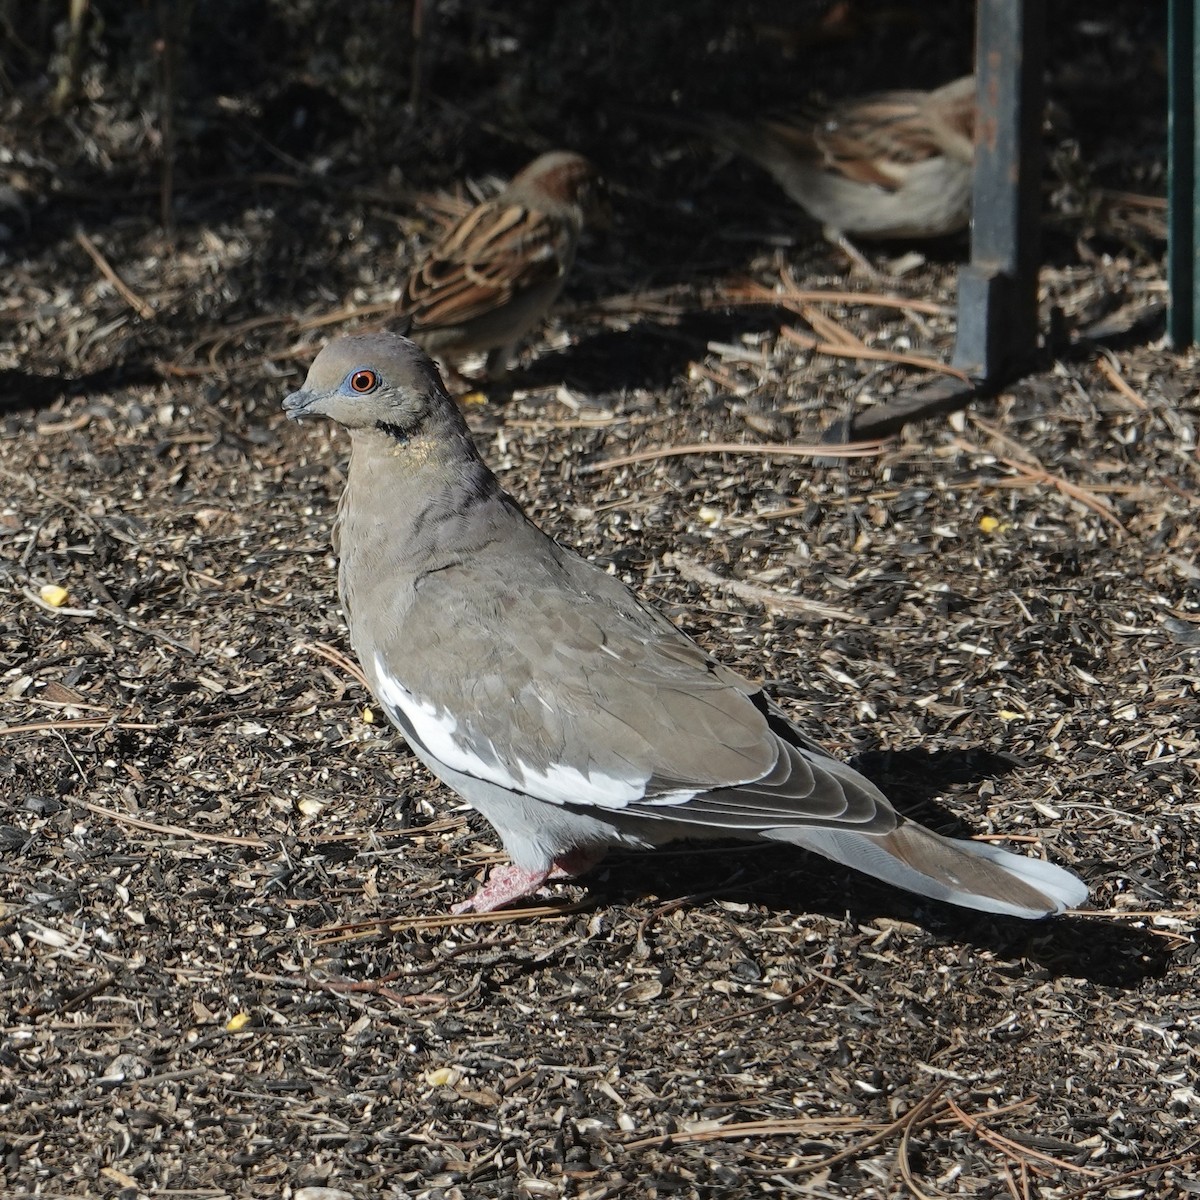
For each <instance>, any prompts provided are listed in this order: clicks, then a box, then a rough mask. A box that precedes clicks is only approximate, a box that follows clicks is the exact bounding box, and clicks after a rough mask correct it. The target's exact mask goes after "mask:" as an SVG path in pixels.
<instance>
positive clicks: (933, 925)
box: [585, 748, 1173, 989]
mask: <svg viewBox="0 0 1200 1200" xmlns="http://www.w3.org/2000/svg"><path fill="white" fill-rule="evenodd" d="M854 765H855V766H856V768H857V769H858V770H860V771H862V772H863V774H865V775H867V776H868V778H870V779H871V780H872V782H874V783H875V784H877V785H878V786H879V787H881V788H882V789H883V790H884V791H885V792H886V793H887V794H888V795H889V797H890V798H891V799H892V800H893V802H894V803H895V805H896V808H897V809H898V810H899V811H900V812H903V813H904V814H905V815H906V816H912V817H914V818H917V817H918V814H919V819H920V820H921V822H922V824H925V825H929V826H932V827H934V828H936V829H937V831H938V832H940V833H945V834H947V835H949V836H956V835H957V836H962V835H965V834H967V833H969V832H970V829H969V827H968V826H967V825H965V824H964V823H963V822H962V821H959V820H957V819H956V818H954V817H951V816H950V815H949V814H948V813H946V811H945V810H944V809H942V807H941V806H940V805H935V804H933V803H932V797H933V796H934V795H936V794H937V793H939V792H942V791H945V790H946V789H947V788H948V787H953V786H961V785H962V784H964V783H972V782H977V781H978V780H979V779H980V778H981V777H982V778H989V777H995V776H997V775H1003V774H1007V773H1008V772H1010V771H1013V770H1015V769H1017V768H1018V767H1020V766H1021V765H1022V763H1021V762H1020V760H1019V759H1016V758H1014V757H1013V756H1011V755H1005V754H997V753H995V752H994V751H990V750H986V749H983V748H968V749H963V750H946V751H928V750H911V751H887V752H878V753H875V752H872V753H869V754H863V755H859V756H858V757H857V758H856V759H855V761H854ZM648 875H649V870H648V856H646V855H622V856H614V857H613V858H612V859H610V860H606V862H605V863H604V864H603V865H602V866H601V867H600V869H599V870H598V871H597V872H595V874H594V876H591V877H588V878H587V879H586V880H585V883H586V885H587V886H588V887H589V889H590V890H591V892H592V894H593V896H594V897H595V899H597V901H599V902H601V903H637V902H639V901H641V902H644V901H645V899H646V895H647V892H648V891H649V890H651V889H650V888H648V886H647V881H648ZM714 880H716V882H714ZM652 890H653V893H654V895H655V896H656V897H657V898H658V899H660V900H662V901H668V902H671V901H674V902H678V901H683V902H695V903H700V902H702V901H703V900H708V899H716V900H734V901H739V902H742V903H750V904H754V905H761V906H762V907H765V908H768V909H772V910H775V911H779V912H792V913H819V914H823V915H825V916H829V917H833V918H836V919H848V920H849V921H850V922H852V923H853V924H854V925H856V926H857V925H861V924H868V925H869V924H871V923H872V922H873V921H877V920H879V919H881V918H883V919H887V920H893V921H902V922H905V923H909V924H915V925H919V926H920V927H921V928H922V929H924V930H925V931H926V933H928V934H929V935H931V936H932V937H934V938H935V939H937V941H939V942H956V943H958V942H965V943H967V944H970V945H974V946H978V947H980V948H981V949H986V950H989V951H991V952H993V953H995V954H996V955H998V956H1001V957H1003V958H1006V959H1020V958H1025V959H1028V960H1029V961H1031V962H1033V963H1036V964H1037V967H1038V969H1039V970H1040V971H1042V972H1044V973H1045V974H1046V975H1047V976H1049V977H1051V978H1059V977H1074V978H1083V979H1086V980H1089V981H1090V982H1092V983H1095V984H1099V985H1102V986H1106V987H1115V988H1121V989H1131V988H1135V987H1137V986H1138V985H1139V984H1141V983H1142V982H1143V981H1145V980H1146V979H1151V978H1159V977H1161V976H1163V975H1165V974H1166V972H1167V970H1168V968H1169V966H1170V963H1171V958H1172V954H1173V944H1172V943H1171V942H1170V941H1168V940H1167V939H1164V938H1161V937H1158V936H1156V935H1155V934H1154V933H1153V932H1151V931H1150V930H1148V929H1144V928H1137V927H1135V926H1132V925H1129V924H1123V923H1118V922H1115V921H1113V920H1111V919H1109V918H1107V917H1104V918H1100V917H1088V916H1061V917H1056V918H1052V919H1048V920H1044V921H1025V920H1021V919H1019V918H1017V917H1006V916H999V915H996V914H992V913H981V912H975V911H973V910H970V909H963V908H959V907H957V906H956V905H952V904H947V903H943V902H941V901H937V900H931V899H928V898H926V897H923V896H916V895H913V894H911V893H908V892H905V891H903V890H901V889H899V888H893V887H889V886H887V885H886V884H883V883H880V882H878V881H876V880H874V879H872V878H870V877H869V876H866V875H863V874H860V873H859V872H856V871H850V870H847V869H846V868H844V867H841V866H839V865H838V864H836V863H832V862H829V861H828V860H826V859H824V858H821V857H819V856H817V855H815V854H810V853H808V852H806V851H803V850H799V849H798V848H796V847H792V846H780V845H765V844H747V843H744V842H736V843H728V844H725V843H712V842H706V843H704V844H703V845H696V846H691V847H686V846H682V845H681V846H678V847H676V848H668V849H666V850H659V851H657V852H656V853H655V854H654V866H653V885H652Z"/></svg>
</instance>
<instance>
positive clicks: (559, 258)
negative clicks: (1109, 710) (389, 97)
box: [399, 150, 604, 376]
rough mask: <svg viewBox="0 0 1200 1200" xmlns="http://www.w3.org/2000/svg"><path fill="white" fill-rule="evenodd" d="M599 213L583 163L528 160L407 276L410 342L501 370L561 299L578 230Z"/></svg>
mask: <svg viewBox="0 0 1200 1200" xmlns="http://www.w3.org/2000/svg"><path fill="white" fill-rule="evenodd" d="M603 214H604V190H603V185H602V183H601V181H600V177H599V175H598V174H597V172H596V169H595V167H593V166H592V164H591V163H590V162H588V160H587V159H586V158H584V157H583V156H582V155H580V154H572V153H570V152H568V151H563V150H556V151H553V152H551V153H549V154H543V155H542V156H541V157H540V158H536V159H534V161H533V162H531V163H530V164H529V165H528V166H527V167H526V168H525V169H524V170H523V171H521V172H520V173H519V174H518V175H516V176H515V177H514V178H513V180H512V182H511V183H510V184H509V185H508V187H506V188H505V189H504V190H503V191H502V192H501V193H500V194H499V195H497V196H495V197H493V198H492V199H491V200H486V201H484V203H482V204H480V205H478V206H477V207H475V208H473V209H472V210H471V211H470V212H469V213H467V215H466V216H465V217H463V218H462V220H461V221H459V222H458V224H457V225H455V226H454V227H453V228H452V229H451V230H449V232H447V233H446V234H445V236H444V237H442V239H441V240H440V241H439V242H438V243H437V244H436V245H435V246H434V247H433V248H432V249H431V250H430V251H429V253H428V254H427V255H426V256H425V258H424V259H423V260H422V261H421V262H420V263H419V264H418V265H417V266H416V268H415V269H414V270H413V272H412V274H411V275H410V276H409V278H408V282H407V283H406V285H405V288H404V295H403V297H402V298H401V301H400V306H399V315H400V316H402V317H406V318H407V319H408V321H409V326H408V335H409V337H411V338H412V339H413V341H415V342H416V343H417V344H418V345H420V346H422V347H423V348H424V349H425V350H427V351H428V352H429V353H430V354H437V355H439V356H448V357H451V358H456V357H458V356H459V355H462V354H471V353H476V352H480V351H488V352H489V357H488V373H489V375H493V376H494V375H498V374H501V373H503V370H504V368H505V366H506V365H507V362H508V360H509V358H511V357H512V354H513V352H514V351H515V349H516V347H517V343H518V342H520V340H521V339H522V338H523V337H524V336H525V335H526V334H527V333H528V332H529V331H530V330H531V329H533V328H534V326H536V325H537V324H538V322H540V321H541V320H542V319H543V318H544V317H545V316H546V313H547V312H548V311H549V309H550V306H551V305H552V304H553V303H554V301H555V300H557V299H558V295H559V293H560V292H561V291H562V289H563V284H564V283H566V279H567V273H568V272H569V271H570V269H571V266H572V265H573V263H574V262H575V250H576V247H577V245H578V243H579V236H580V233H581V232H582V230H583V226H584V223H585V222H586V221H588V220H593V219H596V218H598V217H599V218H601V219H603Z"/></svg>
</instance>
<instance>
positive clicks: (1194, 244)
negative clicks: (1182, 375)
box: [1167, 0, 1200, 349]
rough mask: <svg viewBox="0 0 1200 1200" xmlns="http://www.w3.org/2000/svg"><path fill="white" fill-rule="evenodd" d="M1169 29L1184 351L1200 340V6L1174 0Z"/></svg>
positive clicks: (1173, 272) (1172, 328)
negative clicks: (1198, 137) (1199, 147)
mask: <svg viewBox="0 0 1200 1200" xmlns="http://www.w3.org/2000/svg"><path fill="white" fill-rule="evenodd" d="M1168 11H1169V17H1168V27H1167V46H1168V59H1169V68H1168V73H1169V82H1170V111H1169V113H1168V117H1167V281H1168V283H1169V286H1170V296H1171V307H1170V310H1169V313H1168V315H1167V334H1168V336H1169V337H1170V339H1171V342H1172V344H1173V345H1174V346H1176V347H1177V348H1179V349H1182V348H1183V347H1185V346H1189V345H1191V344H1192V343H1193V342H1200V269H1198V267H1197V259H1198V258H1200V154H1197V152H1196V134H1197V131H1198V130H1200V86H1198V84H1197V81H1198V80H1200V58H1197V54H1198V53H1200V8H1197V5H1196V0H1171V3H1170V8H1169V10H1168Z"/></svg>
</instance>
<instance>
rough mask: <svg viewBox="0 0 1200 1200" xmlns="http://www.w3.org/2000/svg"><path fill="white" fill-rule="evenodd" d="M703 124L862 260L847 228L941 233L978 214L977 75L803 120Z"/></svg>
mask: <svg viewBox="0 0 1200 1200" xmlns="http://www.w3.org/2000/svg"><path fill="white" fill-rule="evenodd" d="M705 128H706V130H707V132H708V133H709V135H710V136H711V137H713V138H714V139H715V140H716V141H717V142H719V143H720V144H721V145H723V146H725V147H727V148H728V149H730V150H733V151H736V152H737V153H739V154H744V155H746V157H747V158H750V159H753V160H754V162H756V163H758V164H759V166H761V167H763V168H765V169H766V170H767V171H769V172H770V173H771V174H772V175H773V176H774V178H775V182H776V183H778V184H779V186H780V187H781V188H783V190H784V191H785V192H787V194H788V195H789V196H790V197H791V198H792V199H793V200H794V201H795V202H796V203H797V204H799V205H800V207H801V208H803V209H805V210H806V211H807V212H808V213H809V214H810V215H811V216H813V217H815V218H816V220H818V221H820V222H821V225H822V227H823V231H824V234H825V236H826V237H827V238H828V239H829V240H830V241H831V242H833V243H834V244H835V245H838V246H840V247H841V248H842V249H843V250H845V251H846V253H847V254H849V255H850V257H851V258H852V259H853V260H854V261H855V262H856V263H858V264H859V265H860V266H866V265H867V264H866V263H865V260H863V258H862V256H861V255H860V254H859V253H858V251H857V250H856V249H855V248H854V247H853V246H852V245H850V243H849V242H848V241H847V239H846V234H854V235H856V236H858V237H863V238H910V237H911V238H924V237H940V236H942V235H943V234H947V233H954V232H955V231H957V230H959V229H962V228H964V227H965V226H966V224H967V222H968V221H969V220H970V217H971V167H972V163H973V160H974V152H975V144H974V133H975V79H974V77H973V76H970V75H967V76H964V77H963V78H962V79H956V80H954V81H953V82H952V83H947V84H945V85H944V86H942V87H940V88H936V89H935V90H934V91H931V92H923V91H903V92H879V93H877V94H875V95H872V96H858V97H851V98H849V99H845V100H841V101H838V102H837V103H835V104H831V105H829V106H828V107H826V108H824V109H821V110H817V111H813V112H810V113H808V114H806V115H805V116H803V117H800V118H795V119H764V120H760V121H749V122H741V121H737V120H734V119H731V118H724V117H717V118H712V119H710V120H709V121H708V122H707V124H706V126H705ZM868 269H869V268H868Z"/></svg>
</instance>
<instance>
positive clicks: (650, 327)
mask: <svg viewBox="0 0 1200 1200" xmlns="http://www.w3.org/2000/svg"><path fill="white" fill-rule="evenodd" d="M786 319H787V318H786V314H785V313H784V311H783V310H782V309H776V308H773V307H766V306H759V307H747V308H744V309H743V308H739V309H718V310H711V309H697V310H694V311H685V312H684V313H682V314H681V315H680V316H679V317H678V318H674V319H672V321H671V322H670V323H667V322H660V321H652V320H642V321H639V322H637V323H636V324H634V325H632V326H631V327H630V328H628V329H623V330H611V329H605V330H601V331H599V332H595V333H585V334H584V335H583V336H582V337H580V338H579V339H578V340H577V341H574V342H573V343H572V344H571V345H570V346H567V347H564V348H563V349H561V350H550V351H547V352H546V353H544V354H540V355H539V356H538V357H537V358H536V359H534V360H533V361H531V362H529V363H528V364H524V365H522V366H520V367H518V368H516V369H514V370H513V371H511V372H510V373H509V375H508V377H507V378H506V379H505V380H504V382H503V384H502V385H497V386H495V387H493V388H490V389H489V395H491V396H492V398H493V399H496V400H500V401H503V400H505V399H507V398H510V397H511V396H512V393H513V392H514V391H518V390H522V389H528V390H534V389H538V388H546V387H553V386H554V385H556V384H565V385H566V386H567V387H569V388H571V389H573V390H574V391H577V392H580V393H582V394H584V395H605V394H611V393H614V392H621V391H626V390H630V389H635V388H642V389H645V390H647V391H661V390H664V389H666V388H669V387H671V386H672V385H673V384H676V383H678V382H679V381H680V380H681V379H682V378H684V377H685V373H686V371H687V368H688V365H689V364H690V363H693V362H695V361H697V360H698V359H701V358H703V357H704V354H705V350H706V348H707V346H708V344H709V342H731V341H735V340H737V339H739V338H741V337H742V335H744V334H746V333H760V332H765V331H768V330H777V329H778V328H779V326H780V325H781V324H782V323H783V321H784V320H786Z"/></svg>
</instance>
